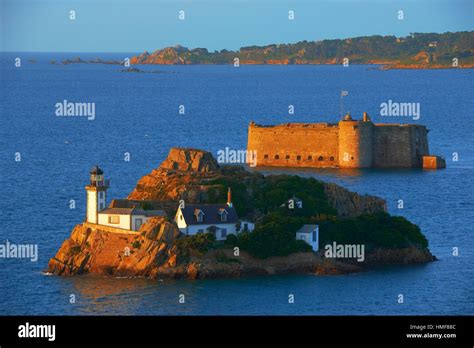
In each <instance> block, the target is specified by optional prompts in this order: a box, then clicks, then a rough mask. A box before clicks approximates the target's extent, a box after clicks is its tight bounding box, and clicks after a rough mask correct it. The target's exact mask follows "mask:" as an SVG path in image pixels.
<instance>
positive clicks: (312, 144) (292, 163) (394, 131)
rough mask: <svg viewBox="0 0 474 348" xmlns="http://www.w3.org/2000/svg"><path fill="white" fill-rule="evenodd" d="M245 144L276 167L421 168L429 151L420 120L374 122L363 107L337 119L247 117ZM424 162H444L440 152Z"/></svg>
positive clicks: (261, 162)
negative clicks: (263, 120) (260, 120)
mask: <svg viewBox="0 0 474 348" xmlns="http://www.w3.org/2000/svg"><path fill="white" fill-rule="evenodd" d="M247 149H248V150H250V151H256V156H257V165H258V166H276V167H316V168H328V167H334V168H369V167H374V168H417V167H418V168H421V167H423V165H424V163H428V161H426V160H425V161H424V159H423V157H425V156H429V149H428V129H426V127H425V126H423V125H415V124H374V123H373V122H372V121H371V120H370V118H369V116H368V115H367V113H364V116H363V118H362V120H354V119H352V117H351V116H350V115H346V116H345V117H344V119H343V120H341V121H340V122H338V123H286V124H280V125H271V126H268V125H259V124H256V123H254V122H251V123H250V125H249V130H248V144H247ZM435 157H436V156H435ZM429 163H437V164H439V166H438V165H436V167H437V168H441V167H444V160H443V159H441V158H439V160H437V161H434V162H433V161H429Z"/></svg>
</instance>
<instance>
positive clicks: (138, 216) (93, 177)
mask: <svg viewBox="0 0 474 348" xmlns="http://www.w3.org/2000/svg"><path fill="white" fill-rule="evenodd" d="M108 188H109V180H105V179H104V172H103V171H102V170H101V169H100V168H99V166H95V167H93V168H92V170H91V172H90V183H89V185H87V186H86V192H87V213H86V221H87V222H89V223H93V224H99V225H104V226H111V227H117V228H121V229H124V230H129V231H138V230H139V229H140V226H141V225H142V224H144V223H145V222H146V221H147V220H148V219H149V218H150V217H153V216H166V213H165V212H164V211H163V210H144V209H142V208H141V207H139V206H138V205H132V207H129V208H115V207H109V208H106V207H105V205H106V201H107V189H108Z"/></svg>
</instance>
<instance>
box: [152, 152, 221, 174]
mask: <svg viewBox="0 0 474 348" xmlns="http://www.w3.org/2000/svg"><path fill="white" fill-rule="evenodd" d="M218 167H219V166H218V165H217V161H216V160H215V159H214V157H212V154H211V153H210V152H207V151H203V150H196V149H189V148H172V149H171V150H170V152H169V154H168V157H167V158H166V159H165V160H164V162H163V163H161V166H160V168H163V169H174V170H179V171H182V172H198V173H202V172H204V173H208V172H211V171H214V170H217V168H218Z"/></svg>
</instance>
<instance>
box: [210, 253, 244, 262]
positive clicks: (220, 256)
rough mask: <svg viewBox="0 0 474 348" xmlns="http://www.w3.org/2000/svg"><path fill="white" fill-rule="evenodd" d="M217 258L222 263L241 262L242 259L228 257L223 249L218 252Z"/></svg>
mask: <svg viewBox="0 0 474 348" xmlns="http://www.w3.org/2000/svg"><path fill="white" fill-rule="evenodd" d="M215 256H216V260H217V262H222V263H241V261H240V260H238V259H236V258H233V257H228V256H226V255H225V254H224V253H223V252H222V251H218V252H216V255H215Z"/></svg>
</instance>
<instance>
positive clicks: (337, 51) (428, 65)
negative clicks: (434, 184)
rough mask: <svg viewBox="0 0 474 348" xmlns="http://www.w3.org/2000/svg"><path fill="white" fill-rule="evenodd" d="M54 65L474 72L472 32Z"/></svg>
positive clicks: (167, 51)
mask: <svg viewBox="0 0 474 348" xmlns="http://www.w3.org/2000/svg"><path fill="white" fill-rule="evenodd" d="M50 63H51V64H53V65H57V64H61V63H62V64H63V65H69V64H113V65H124V66H125V67H126V68H129V67H130V66H133V65H233V66H236V67H237V66H240V65H342V66H346V67H348V66H350V65H373V66H375V68H374V69H375V70H393V69H420V70H421V69H472V68H474V31H464V32H455V33H450V32H448V33H443V34H436V33H412V35H410V36H406V37H396V36H380V35H373V36H366V37H356V38H348V39H336V40H322V41H300V42H297V43H294V44H280V45H277V44H269V45H266V46H247V47H241V48H240V49H239V50H236V51H232V50H226V49H223V50H220V51H214V52H210V51H208V50H207V49H206V48H193V49H191V48H187V47H184V46H181V45H176V46H173V47H166V48H162V49H157V50H156V51H154V52H151V53H149V52H147V51H144V52H143V53H141V54H138V55H135V56H131V57H124V58H123V60H117V59H115V60H111V59H101V58H95V59H92V60H87V59H82V58H80V57H76V58H73V59H66V60H63V61H59V60H51V61H50Z"/></svg>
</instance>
